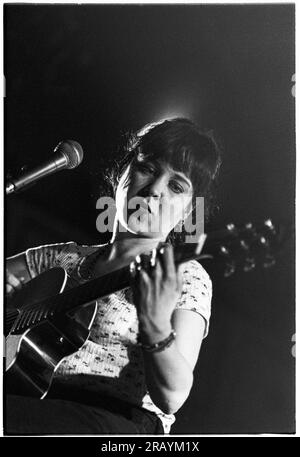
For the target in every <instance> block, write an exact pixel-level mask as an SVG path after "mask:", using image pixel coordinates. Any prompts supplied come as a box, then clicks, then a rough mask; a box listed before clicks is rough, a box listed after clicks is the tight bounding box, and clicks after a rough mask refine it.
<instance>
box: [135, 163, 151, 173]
mask: <svg viewBox="0 0 300 457" xmlns="http://www.w3.org/2000/svg"><path fill="white" fill-rule="evenodd" d="M137 169H138V170H139V171H140V172H141V173H147V174H154V173H155V168H154V167H153V165H150V164H147V163H139V164H137Z"/></svg>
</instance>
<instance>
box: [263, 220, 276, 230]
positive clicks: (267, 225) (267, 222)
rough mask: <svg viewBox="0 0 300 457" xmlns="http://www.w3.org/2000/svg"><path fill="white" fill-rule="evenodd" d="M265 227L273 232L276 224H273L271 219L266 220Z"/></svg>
mask: <svg viewBox="0 0 300 457" xmlns="http://www.w3.org/2000/svg"><path fill="white" fill-rule="evenodd" d="M264 225H265V226H266V227H268V228H269V229H271V230H275V227H274V224H273V222H272V221H271V219H266V220H265V221H264Z"/></svg>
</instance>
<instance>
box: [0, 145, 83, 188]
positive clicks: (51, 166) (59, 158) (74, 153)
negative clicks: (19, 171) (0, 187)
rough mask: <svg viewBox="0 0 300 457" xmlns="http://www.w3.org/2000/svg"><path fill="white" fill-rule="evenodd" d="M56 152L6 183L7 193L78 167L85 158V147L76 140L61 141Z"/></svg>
mask: <svg viewBox="0 0 300 457" xmlns="http://www.w3.org/2000/svg"><path fill="white" fill-rule="evenodd" d="M54 152H55V155H54V157H52V159H50V160H48V161H47V162H44V163H43V164H42V165H40V166H38V167H36V168H34V169H33V170H32V171H28V172H25V173H24V174H23V175H21V176H20V177H19V178H16V179H12V180H10V181H9V182H8V183H7V184H6V194H7V195H9V194H13V193H15V192H21V191H22V190H24V189H25V188H26V187H27V186H29V185H32V184H35V183H36V181H38V180H39V179H41V178H45V177H46V176H49V175H52V174H53V173H56V172H57V171H60V170H64V169H65V168H66V169H67V170H72V169H73V168H76V167H78V165H80V164H81V162H82V159H83V149H82V147H81V146H80V144H79V143H77V141H74V140H66V141H61V142H60V143H58V145H57V146H56V148H55V149H54Z"/></svg>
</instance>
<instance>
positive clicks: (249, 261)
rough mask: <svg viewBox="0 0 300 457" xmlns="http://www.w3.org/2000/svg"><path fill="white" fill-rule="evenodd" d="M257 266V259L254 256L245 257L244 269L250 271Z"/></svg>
mask: <svg viewBox="0 0 300 457" xmlns="http://www.w3.org/2000/svg"><path fill="white" fill-rule="evenodd" d="M254 268H255V260H254V259H253V258H252V257H247V258H246V259H245V265H244V268H243V269H244V271H246V272H248V271H251V270H253V269H254Z"/></svg>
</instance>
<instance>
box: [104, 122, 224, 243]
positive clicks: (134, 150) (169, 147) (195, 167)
mask: <svg viewBox="0 0 300 457" xmlns="http://www.w3.org/2000/svg"><path fill="white" fill-rule="evenodd" d="M119 152H120V154H118V155H120V158H118V159H117V160H115V162H114V164H113V166H112V167H111V168H110V169H109V170H107V173H106V178H107V181H108V183H109V184H110V186H111V187H112V191H113V194H114V195H115V192H116V189H117V186H118V183H119V181H120V178H121V176H122V175H123V173H124V172H125V170H126V169H127V167H128V166H129V165H133V166H134V165H135V163H136V161H137V157H138V155H139V154H142V155H143V158H145V159H150V160H151V159H152V160H162V161H163V162H165V163H167V164H168V165H170V166H171V167H172V168H173V169H175V170H176V171H180V172H183V173H185V174H186V175H187V176H188V178H189V179H190V180H191V182H192V184H193V199H194V202H195V198H196V197H197V196H201V197H204V202H205V219H206V221H207V220H208V219H209V217H210V215H211V214H212V212H213V209H214V207H215V183H216V178H217V175H218V172H219V168H220V165H221V152H220V148H219V147H218V145H217V142H216V141H215V139H214V137H213V135H212V133H211V132H204V131H202V130H200V129H199V128H198V127H197V125H196V124H195V123H194V122H192V121H191V120H189V119H186V118H174V119H170V120H164V121H161V122H158V123H153V124H147V125H146V126H145V127H143V128H142V129H141V130H139V131H137V132H134V133H132V132H128V133H127V134H126V135H125V141H124V145H122V146H121V148H120V151H119ZM194 207H195V204H193V208H194ZM180 235H181V236H180ZM182 239H183V234H180V233H178V232H176V233H175V232H174V231H173V230H172V231H171V232H170V234H169V236H168V241H169V242H171V243H172V244H175V243H176V242H180V241H182Z"/></svg>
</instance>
